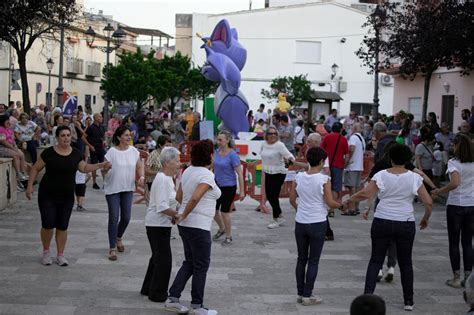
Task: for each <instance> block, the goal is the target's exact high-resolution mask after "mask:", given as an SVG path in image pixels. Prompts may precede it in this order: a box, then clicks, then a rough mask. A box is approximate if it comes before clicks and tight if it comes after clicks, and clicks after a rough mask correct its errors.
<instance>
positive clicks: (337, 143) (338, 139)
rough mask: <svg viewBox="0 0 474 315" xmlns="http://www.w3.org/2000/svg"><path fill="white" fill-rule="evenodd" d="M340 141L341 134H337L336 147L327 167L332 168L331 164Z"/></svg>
mask: <svg viewBox="0 0 474 315" xmlns="http://www.w3.org/2000/svg"><path fill="white" fill-rule="evenodd" d="M340 140H341V134H339V137H338V138H337V142H336V147H335V148H334V153H333V154H332V158H331V163H329V167H332V164H333V163H334V159H335V158H336V152H337V147H338V146H339V141H340Z"/></svg>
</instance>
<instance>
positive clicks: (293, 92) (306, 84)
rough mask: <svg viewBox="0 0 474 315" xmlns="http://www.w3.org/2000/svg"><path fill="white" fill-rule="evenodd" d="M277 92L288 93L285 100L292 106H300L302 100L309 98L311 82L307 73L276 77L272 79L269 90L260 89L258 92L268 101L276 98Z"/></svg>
mask: <svg viewBox="0 0 474 315" xmlns="http://www.w3.org/2000/svg"><path fill="white" fill-rule="evenodd" d="M279 93H286V94H288V96H287V98H286V100H287V102H288V103H290V104H291V105H294V106H300V105H301V103H302V102H303V101H309V100H311V82H310V81H309V80H308V79H307V75H302V74H300V75H297V76H293V77H287V76H284V77H277V78H275V79H273V80H272V83H271V84H270V90H265V89H262V90H261V92H260V94H261V95H262V96H263V97H265V98H266V99H268V100H269V101H272V100H275V99H278V94H279Z"/></svg>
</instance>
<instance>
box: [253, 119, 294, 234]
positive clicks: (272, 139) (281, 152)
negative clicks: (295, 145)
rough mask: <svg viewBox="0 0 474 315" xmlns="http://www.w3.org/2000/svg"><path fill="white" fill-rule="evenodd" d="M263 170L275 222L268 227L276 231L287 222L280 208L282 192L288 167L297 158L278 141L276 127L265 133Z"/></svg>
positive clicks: (262, 151)
mask: <svg viewBox="0 0 474 315" xmlns="http://www.w3.org/2000/svg"><path fill="white" fill-rule="evenodd" d="M260 156H261V157H262V169H263V172H264V175H265V195H266V197H267V199H268V202H270V205H271V206H272V212H273V221H272V222H271V223H270V224H269V225H268V226H267V227H268V228H269V229H275V228H277V227H279V226H280V225H281V224H283V223H284V222H285V219H283V216H282V213H281V208H280V200H279V197H280V191H281V186H283V183H284V182H285V177H286V174H287V173H288V166H286V164H285V163H293V162H294V161H295V157H294V156H293V154H291V153H290V151H288V149H287V148H286V146H285V145H284V144H283V142H281V141H279V140H278V131H277V129H276V128H275V127H273V126H272V127H268V129H267V132H266V133H265V142H264V143H263V144H262V150H261V152H260Z"/></svg>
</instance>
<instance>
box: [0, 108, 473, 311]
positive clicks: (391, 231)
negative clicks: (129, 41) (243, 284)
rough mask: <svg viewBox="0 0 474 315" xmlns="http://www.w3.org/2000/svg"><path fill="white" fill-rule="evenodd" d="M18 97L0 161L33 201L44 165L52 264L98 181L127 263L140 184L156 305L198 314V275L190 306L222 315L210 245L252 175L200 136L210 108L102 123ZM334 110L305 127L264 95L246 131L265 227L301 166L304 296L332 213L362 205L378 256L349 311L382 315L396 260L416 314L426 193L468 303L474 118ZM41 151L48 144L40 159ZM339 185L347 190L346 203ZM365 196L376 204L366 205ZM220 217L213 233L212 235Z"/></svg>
mask: <svg viewBox="0 0 474 315" xmlns="http://www.w3.org/2000/svg"><path fill="white" fill-rule="evenodd" d="M14 105H15V104H13V106H12V107H10V108H7V106H5V105H3V104H0V156H3V157H11V158H12V159H13V164H14V168H15V170H16V172H17V179H18V187H17V188H18V190H21V191H22V190H25V189H26V196H27V198H28V199H31V198H32V196H33V192H34V189H33V187H34V184H35V183H36V181H37V179H38V175H39V174H40V172H41V171H42V170H43V169H44V170H45V172H44V175H43V176H42V178H41V181H40V183H39V188H38V206H39V209H40V214H41V232H40V237H41V241H42V245H43V254H42V258H41V262H42V263H43V264H44V265H51V264H52V263H53V259H52V257H51V251H50V245H51V241H52V238H53V236H55V239H56V247H57V255H56V258H55V262H56V263H57V264H58V265H60V266H67V265H68V264H69V263H68V261H67V259H66V258H65V256H64V251H65V247H66V241H67V230H68V225H69V220H70V217H71V213H72V210H73V208H74V205H75V202H76V203H77V205H76V209H77V210H78V211H84V210H86V209H85V207H84V197H85V192H86V184H87V182H88V179H89V177H90V178H92V188H93V189H103V191H104V194H105V199H106V201H107V206H108V238H109V248H108V252H107V258H108V259H109V260H110V261H117V260H119V253H123V252H125V246H124V241H123V238H124V235H125V232H126V228H127V225H128V224H129V222H130V219H131V212H132V211H131V210H132V200H133V193H134V191H135V189H136V187H137V186H141V187H143V188H144V190H145V200H146V204H147V209H148V210H147V214H146V218H145V225H146V234H147V237H148V240H149V243H150V248H151V252H152V256H151V258H150V260H149V264H148V269H147V272H146V275H145V279H144V281H143V285H142V288H141V291H140V292H141V293H142V294H143V295H146V296H148V298H149V299H150V300H151V301H155V302H164V303H165V304H164V305H165V308H166V309H167V310H170V311H173V312H176V313H187V312H189V311H190V309H189V308H188V307H186V306H184V305H183V304H181V303H180V297H181V294H182V292H183V291H184V289H185V286H186V283H187V282H188V280H189V279H190V278H191V277H192V284H191V287H192V290H191V297H192V300H191V305H190V307H191V311H192V312H194V314H217V312H216V311H213V310H208V309H207V308H205V307H204V302H203V301H204V291H205V284H206V277H207V271H208V268H209V265H210V261H211V245H212V242H213V241H221V238H222V237H224V239H223V240H222V241H221V244H222V246H226V247H228V246H232V244H233V235H232V230H233V229H232V220H231V213H232V210H233V207H234V204H233V202H234V200H243V199H244V198H245V190H244V189H243V188H244V180H245V179H244V177H243V172H242V168H241V162H240V158H239V156H238V154H237V152H236V151H235V150H234V139H233V138H232V135H231V134H230V133H229V132H227V131H220V132H219V133H218V134H217V135H216V138H215V139H213V141H212V140H201V141H200V138H201V137H200V134H199V133H200V130H199V122H200V121H201V116H200V114H199V113H197V112H193V110H192V109H191V108H189V109H187V110H185V111H183V112H180V111H177V112H175V113H170V112H169V111H168V110H167V109H166V108H162V109H161V110H153V109H151V110H148V111H146V110H140V111H138V113H137V114H136V115H133V116H126V117H121V116H120V115H117V114H114V115H113V116H112V117H111V119H110V120H109V122H108V126H104V125H103V118H102V115H101V114H100V113H95V114H93V115H86V114H85V113H84V112H83V111H82V110H81V108H79V109H78V110H77V111H76V112H75V113H74V115H72V116H70V117H66V116H63V114H62V112H61V110H60V109H57V108H56V109H50V108H48V107H46V106H43V105H40V106H39V107H38V108H35V109H34V110H33V111H32V112H31V113H30V114H31V115H29V114H27V113H23V112H21V110H20V108H15V106H14ZM337 114H338V113H337V110H335V109H333V110H332V111H331V113H330V114H329V115H328V117H327V118H326V117H318V118H317V119H315V120H314V121H312V122H308V116H307V112H306V111H302V112H292V111H286V110H277V109H275V110H274V111H272V110H268V111H265V106H264V105H263V104H262V105H260V107H259V109H258V110H257V111H256V112H255V115H254V114H253V112H252V111H250V112H249V114H248V119H249V124H250V126H251V130H250V131H253V132H254V133H255V134H256V136H255V138H254V140H261V141H262V147H261V151H260V152H259V155H260V156H261V163H262V177H263V178H264V185H263V186H264V187H262V189H263V191H264V194H265V197H266V199H267V200H268V202H269V204H270V206H271V208H272V212H273V220H272V221H271V222H270V224H268V226H267V228H269V229H276V228H279V227H280V226H282V225H284V224H285V223H286V221H287V220H286V219H285V218H284V214H285V212H286V211H288V210H287V209H282V207H281V205H280V198H279V196H280V191H281V189H282V186H283V183H284V181H285V179H286V178H287V174H288V172H289V166H290V165H293V168H295V169H297V170H298V172H297V175H296V177H295V180H294V181H293V184H292V187H291V190H290V203H291V205H292V206H293V207H294V208H295V210H296V216H295V229H294V233H295V240H296V246H297V252H298V259H297V263H296V267H295V269H296V272H295V273H296V283H297V288H296V292H297V299H296V301H297V303H301V304H302V305H315V304H320V303H321V302H322V299H321V297H320V296H318V295H315V294H313V289H314V284H315V281H316V278H317V273H318V266H319V260H320V256H321V253H322V250H323V247H324V243H325V241H332V240H334V232H333V230H332V229H331V226H330V223H329V218H330V217H334V216H335V214H336V213H337V211H336V210H339V211H340V214H341V215H345V216H357V215H359V214H361V213H362V216H363V217H364V218H365V219H368V217H369V214H370V211H371V210H373V211H374V218H373V221H372V227H371V240H372V252H371V257H370V261H369V264H368V267H367V273H366V279H365V288H364V295H363V296H361V297H359V298H358V299H356V300H355V301H354V303H353V306H354V308H353V307H351V314H352V309H354V312H353V314H382V313H381V312H382V310H383V312H385V305H384V303H383V300H380V299H377V298H376V296H375V295H373V294H374V292H375V288H376V283H377V282H378V281H380V280H381V279H382V278H383V277H384V273H385V280H386V281H388V282H391V281H393V277H394V268H395V264H396V263H397V262H398V265H399V268H400V274H401V284H402V289H403V302H404V309H405V310H406V311H412V310H413V309H414V299H413V287H414V285H413V281H414V275H413V273H414V271H413V265H412V250H413V243H414V239H415V234H416V224H415V216H414V206H413V203H414V202H419V201H421V202H422V203H423V204H424V206H425V214H424V216H423V217H422V219H421V221H420V222H419V226H420V229H422V230H423V229H425V228H427V227H428V226H429V219H430V215H431V212H432V199H433V198H437V197H439V196H443V195H446V194H447V202H446V205H447V209H446V220H447V227H448V237H449V257H450V261H451V267H452V273H453V276H452V278H450V279H448V280H447V281H446V284H447V285H448V286H451V287H454V288H460V287H465V289H466V294H465V297H466V300H467V301H468V303H470V304H471V306H472V305H473V304H474V296H473V293H472V292H473V290H474V286H473V284H474V280H472V279H473V276H471V271H472V262H473V257H474V256H473V250H472V234H473V230H474V199H473V196H472V192H473V191H474V144H473V143H474V142H473V139H474V119H473V117H472V116H471V111H469V110H467V109H465V110H463V111H462V119H463V122H462V124H461V126H460V130H459V132H457V133H454V132H453V131H451V129H450V126H449V125H448V124H447V123H445V122H443V123H441V125H439V124H438V122H437V117H436V115H435V114H434V113H429V114H428V117H427V119H426V121H425V122H423V123H421V122H416V121H414V117H413V115H411V114H409V113H405V112H398V113H395V114H394V115H393V116H391V117H384V116H381V117H380V118H379V119H377V121H374V120H371V119H370V117H368V116H362V117H358V116H357V115H356V113H355V112H351V113H350V114H349V116H348V117H345V118H343V119H340V118H339V117H338V116H337ZM183 141H193V146H192V149H191V153H190V158H191V159H190V163H189V164H187V165H182V163H181V162H180V154H181V153H180V151H179V150H178V149H177V147H178V145H179V144H180V143H182V142H183ZM39 146H46V148H44V149H43V150H42V151H41V153H40V154H39V155H38V154H37V153H38V148H39ZM142 158H145V162H144V163H143V162H142ZM367 158H369V159H373V161H371V162H372V163H368V164H367V163H366V161H367ZM370 164H373V167H372V169H371V170H370V172H369V175H368V176H367V178H362V174H363V172H364V171H369V170H367V165H370ZM183 169H184V170H183ZM98 170H100V171H101V177H102V179H103V180H102V183H101V184H102V187H101V186H100V185H99V183H100V182H99V181H98V178H100V177H99V176H98V174H97V171H98ZM178 174H180V176H179V181H178V182H179V185H178V187H176V184H175V183H176V182H175V179H176V177H177V175H178ZM24 185H26V187H24ZM343 194H347V196H348V197H347V198H346V199H345V200H344V198H343V197H342V196H343ZM75 198H76V199H75ZM363 200H368V201H367V203H364V204H366V205H367V206H366V207H365V208H364V209H363V210H361V209H360V208H359V207H360V202H361V201H363ZM214 221H215V222H216V225H217V232H216V233H215V235H213V236H212V235H211V227H212V224H213V222H214ZM173 225H177V227H178V231H179V235H180V237H181V240H182V244H183V249H184V261H183V263H182V265H181V267H180V269H179V271H178V272H177V274H176V277H175V279H174V281H173V283H172V285H171V287H169V282H170V277H171V269H172V251H171V246H170V236H171V229H172V226H173ZM460 244H461V248H462V251H460V249H459V245H460ZM461 252H462V255H461ZM385 257H387V268H386V269H385V268H384V267H383V265H384V261H385ZM461 257H462V259H461ZM461 261H462V262H463V264H462V266H463V269H461ZM368 305H369V306H368ZM370 305H372V306H373V308H371V307H372V306H370ZM369 309H371V310H372V311H373V313H370V312H372V311H370V312H369V311H368V310H369ZM375 309H377V310H378V312H379V313H376V312H375ZM357 310H359V311H357ZM361 310H366V312H365V313H362V311H361ZM357 312H359V313H357Z"/></svg>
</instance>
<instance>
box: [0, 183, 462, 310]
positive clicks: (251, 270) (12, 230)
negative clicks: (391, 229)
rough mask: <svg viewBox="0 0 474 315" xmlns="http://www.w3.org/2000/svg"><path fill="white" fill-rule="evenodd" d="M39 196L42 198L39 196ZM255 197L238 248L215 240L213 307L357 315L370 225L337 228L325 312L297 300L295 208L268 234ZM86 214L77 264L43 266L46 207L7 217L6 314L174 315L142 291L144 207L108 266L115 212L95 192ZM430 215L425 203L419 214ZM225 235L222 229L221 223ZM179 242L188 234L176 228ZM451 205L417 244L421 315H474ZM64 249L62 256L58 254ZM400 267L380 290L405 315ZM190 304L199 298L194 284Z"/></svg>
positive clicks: (242, 215)
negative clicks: (455, 271) (455, 276)
mask: <svg viewBox="0 0 474 315" xmlns="http://www.w3.org/2000/svg"><path fill="white" fill-rule="evenodd" d="M36 197H37V196H36V195H35V198H36ZM255 205H256V202H255V201H253V200H250V199H249V198H248V197H247V198H246V200H245V201H244V202H243V203H240V204H237V212H235V213H234V214H233V215H232V220H233V226H234V244H233V245H232V246H231V247H222V246H221V245H220V243H214V245H213V247H212V258H211V260H212V261H211V267H210V270H209V273H208V281H207V284H206V292H205V305H206V306H208V307H210V308H213V309H217V310H218V311H219V314H252V315H253V314H282V315H283V314H285V315H286V314H321V315H322V314H348V313H349V312H348V310H349V305H350V303H351V301H352V300H353V299H354V298H355V297H356V296H357V295H359V294H361V293H362V291H363V286H364V277H365V271H366V268H367V263H368V260H369V256H370V237H369V231H370V221H369V222H367V221H364V220H363V219H362V218H361V217H360V216H357V217H343V216H340V215H336V217H335V218H334V219H332V221H331V224H332V226H333V229H334V231H335V235H336V240H335V241H334V242H327V243H326V244H325V247H324V249H323V255H322V257H321V262H320V269H319V274H318V278H317V280H316V284H315V294H319V295H321V296H322V298H323V300H324V301H323V303H322V304H321V305H317V306H309V307H308V306H306V307H305V306H301V305H298V304H296V303H295V300H296V294H295V292H296V289H295V286H296V285H295V279H294V269H295V261H296V244H295V240H294V236H293V218H294V211H293V210H292V209H291V208H290V205H289V203H288V200H283V201H282V205H283V209H284V214H285V215H286V218H287V220H288V222H287V224H286V225H285V226H284V227H281V228H279V229H275V230H268V229H267V228H266V225H267V224H268V223H269V221H270V219H271V216H270V215H264V214H261V213H257V212H255V211H253V209H254V208H255ZM85 208H86V209H87V211H85V212H75V211H74V213H73V215H72V218H71V223H70V227H69V241H68V244H67V247H66V251H65V254H66V257H67V258H68V259H69V262H70V266H69V267H59V266H57V265H52V266H42V265H41V264H40V259H39V257H40V254H41V250H42V248H41V244H40V239H39V228H40V217H39V211H38V207H37V203H36V201H34V202H33V201H31V202H30V201H27V200H25V197H24V195H23V194H20V195H19V201H18V202H17V204H16V205H15V207H14V208H10V209H7V210H5V211H3V212H0V252H1V253H2V254H1V255H0V313H1V314H135V315H137V314H170V313H169V312H166V311H164V310H163V304H160V303H153V302H150V301H149V300H148V299H147V298H146V297H143V296H141V295H140V293H139V290H140V287H141V283H142V280H143V277H144V275H145V270H146V266H147V262H148V259H149V257H150V249H149V245H148V241H147V238H146V234H145V228H144V215H145V206H144V205H135V206H134V207H133V212H132V221H131V223H130V225H129V227H128V230H127V232H126V234H125V237H124V239H125V246H126V250H125V253H123V254H119V260H118V261H117V262H111V261H109V260H108V259H107V247H108V241H107V207H106V202H105V198H104V195H103V192H102V191H96V190H93V189H91V183H89V185H88V190H87V194H86V202H85ZM422 213H423V210H422V208H421V207H420V206H417V217H418V218H420V216H421V215H422ZM213 231H215V226H213ZM172 233H173V235H175V236H178V235H177V234H178V233H177V229H176V228H173V232H172ZM171 244H172V247H173V274H172V278H171V281H172V280H173V279H174V274H175V272H176V270H177V269H178V266H179V265H180V264H181V262H182V258H183V250H182V245H181V241H180V239H179V236H178V237H177V239H175V240H171ZM447 244H448V241H447V231H446V222H445V212H444V207H442V206H439V205H437V206H436V207H435V210H434V213H433V216H432V219H431V222H430V227H429V228H428V229H427V230H425V231H421V232H420V231H418V232H417V235H416V241H415V246H414V254H413V260H414V271H415V311H414V312H412V314H464V313H465V312H466V310H467V306H466V305H465V304H464V303H463V299H462V290H461V289H453V288H450V287H447V286H446V285H445V284H444V282H445V280H446V279H447V278H448V277H449V276H450V275H451V271H450V264H449V258H448V246H447ZM54 248H55V245H54V243H53V244H52V253H53V254H55V250H53V249H54ZM399 279H400V277H399V274H398V269H397V271H396V274H395V281H394V282H393V283H391V284H388V283H385V282H381V283H380V284H378V286H377V289H376V293H377V294H379V295H381V296H382V297H383V298H384V299H385V301H386V303H387V308H388V311H387V314H405V312H404V311H403V309H402V307H403V299H402V292H401V285H400V281H399ZM181 300H182V302H184V304H188V303H189V301H190V288H189V285H188V287H187V288H186V290H185V291H184V292H183V297H182V299H181Z"/></svg>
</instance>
